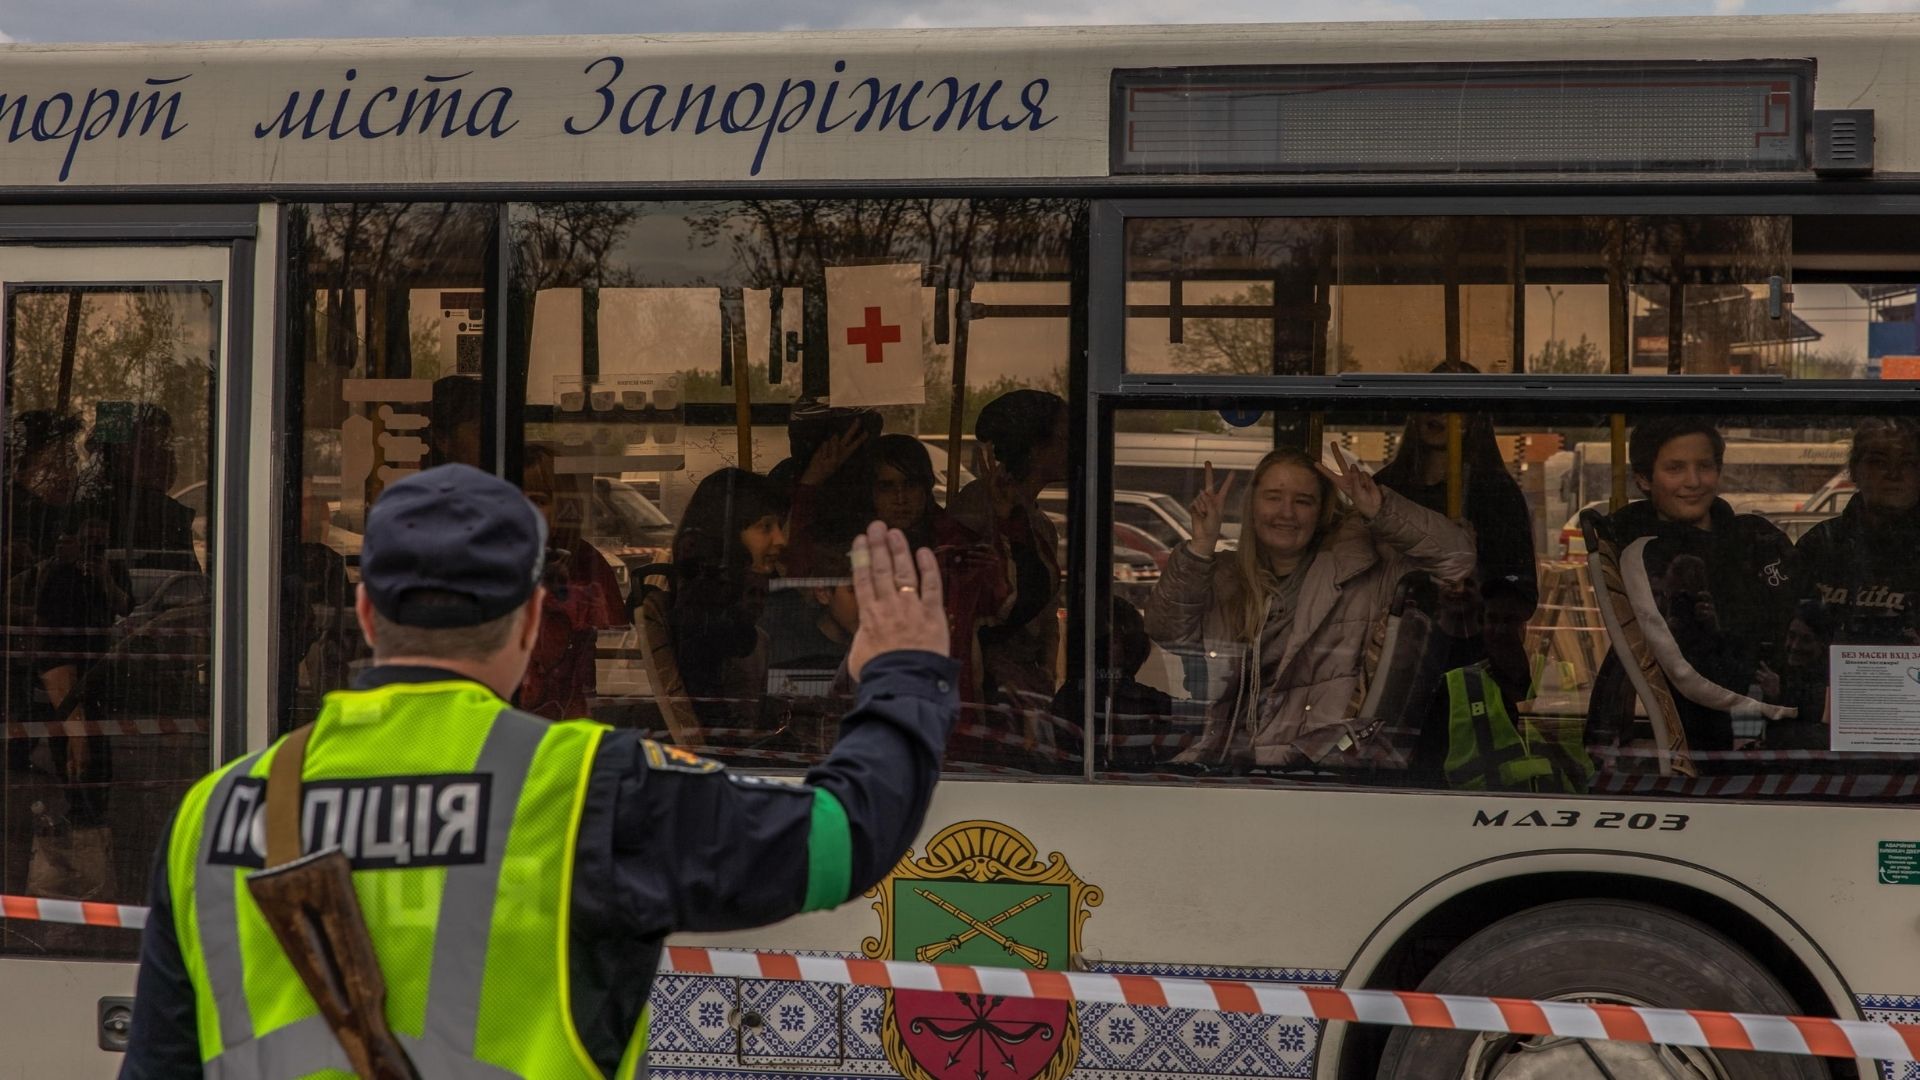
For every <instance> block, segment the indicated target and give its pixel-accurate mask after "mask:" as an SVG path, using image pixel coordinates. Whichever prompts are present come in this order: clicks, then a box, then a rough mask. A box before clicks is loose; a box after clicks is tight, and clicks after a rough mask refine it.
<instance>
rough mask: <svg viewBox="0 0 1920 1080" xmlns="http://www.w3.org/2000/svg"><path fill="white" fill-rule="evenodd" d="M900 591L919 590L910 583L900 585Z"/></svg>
mask: <svg viewBox="0 0 1920 1080" xmlns="http://www.w3.org/2000/svg"><path fill="white" fill-rule="evenodd" d="M900 591H901V592H919V591H920V590H919V589H917V588H915V587H914V586H912V585H902V586H900Z"/></svg>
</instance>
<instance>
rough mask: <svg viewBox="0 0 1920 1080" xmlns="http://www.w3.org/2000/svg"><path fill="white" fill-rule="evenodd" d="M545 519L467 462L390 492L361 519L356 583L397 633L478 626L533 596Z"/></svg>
mask: <svg viewBox="0 0 1920 1080" xmlns="http://www.w3.org/2000/svg"><path fill="white" fill-rule="evenodd" d="M546 550H547V522H546V519H545V518H543V517H541V516H540V511H539V510H536V509H535V508H534V505H533V504H532V503H530V502H528V501H527V497H526V496H525V495H523V494H521V492H520V489H519V488H517V487H514V486H513V485H512V484H509V483H507V482H506V481H505V480H502V479H500V478H499V477H497V476H490V475H488V474H486V473H483V472H481V471H480V470H479V469H476V468H473V467H472V466H469V465H440V466H436V467H434V468H431V469H427V470H424V471H422V472H418V473H415V474H413V475H412V476H409V477H406V478H404V479H402V480H399V481H397V482H395V483H394V484H392V485H390V486H389V487H388V488H387V489H386V490H385V491H384V492H382V493H381V494H380V498H379V499H377V500H375V502H374V504H373V510H372V511H371V512H370V513H368V515H367V534H366V536H365V537H364V538H363V540H362V542H361V546H360V583H361V584H362V585H364V586H365V587H366V590H367V597H368V598H369V599H370V600H372V601H373V608H374V610H375V611H378V612H379V613H380V614H382V615H384V616H386V617H387V618H388V619H389V620H391V621H393V622H396V623H399V624H400V625H402V626H420V627H428V628H434V629H444V628H451V627H457V626H478V625H479V624H481V623H483V622H490V621H492V620H494V619H498V618H500V617H501V616H503V615H506V614H508V613H510V612H512V611H513V610H514V609H515V608H517V607H519V606H521V605H522V604H525V603H526V602H527V600H528V599H530V598H531V597H532V596H533V590H534V588H535V587H536V586H537V585H539V584H540V571H541V568H542V566H543V565H544V563H545V559H546Z"/></svg>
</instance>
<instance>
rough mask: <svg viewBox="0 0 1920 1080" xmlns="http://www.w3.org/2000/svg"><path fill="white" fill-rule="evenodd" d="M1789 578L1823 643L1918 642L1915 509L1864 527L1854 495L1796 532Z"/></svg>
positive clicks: (1919, 556)
mask: <svg viewBox="0 0 1920 1080" xmlns="http://www.w3.org/2000/svg"><path fill="white" fill-rule="evenodd" d="M1793 578H1794V585H1795V587H1796V591H1797V593H1798V595H1799V597H1800V598H1801V599H1803V600H1812V601H1814V602H1815V603H1817V604H1818V605H1819V607H1818V611H1819V615H1820V623H1821V625H1819V626H1816V627H1812V629H1813V630H1814V631H1815V632H1816V633H1819V634H1820V635H1821V636H1822V637H1823V638H1824V639H1825V640H1826V642H1827V643H1828V644H1830V645H1831V644H1834V643H1840V644H1853V645H1912V644H1916V643H1920V512H1914V511H1909V512H1907V513H1905V514H1901V515H1898V516H1896V517H1894V518H1893V519H1891V520H1886V521H1879V522H1875V523H1873V524H1871V525H1870V524H1868V522H1867V515H1866V513H1865V508H1864V507H1862V506H1861V504H1860V499H1859V497H1858V496H1856V497H1855V498H1854V499H1853V501H1852V502H1849V503H1848V504H1847V508H1846V509H1845V510H1843V511H1841V513H1840V516H1839V517H1836V518H1829V519H1827V520H1826V521H1823V522H1821V523H1820V524H1818V525H1815V526H1814V527H1813V528H1811V529H1809V530H1807V534H1806V535H1805V536H1802V537H1801V538H1800V543H1799V545H1798V546H1797V547H1796V548H1795V549H1794V568H1793Z"/></svg>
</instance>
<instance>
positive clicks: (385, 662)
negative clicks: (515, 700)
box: [374, 656, 519, 698]
mask: <svg viewBox="0 0 1920 1080" xmlns="http://www.w3.org/2000/svg"><path fill="white" fill-rule="evenodd" d="M374 662H375V663H377V664H379V665H380V666H381V667H431V668H439V669H440V670H442V671H447V672H451V673H453V674H455V675H458V676H460V677H461V678H463V679H472V680H473V681H474V682H477V683H479V684H480V685H482V686H484V687H486V688H487V689H489V690H491V691H493V692H494V693H496V694H498V695H500V696H501V697H503V698H510V697H512V696H513V692H514V691H515V690H517V689H519V682H518V680H515V682H514V684H513V685H511V686H502V685H500V684H501V683H502V682H504V681H505V678H504V674H503V673H502V672H500V671H499V670H498V669H497V668H496V667H495V666H494V665H492V664H489V663H486V662H485V661H480V660H455V659H451V658H449V657H445V656H377V657H375V658H374Z"/></svg>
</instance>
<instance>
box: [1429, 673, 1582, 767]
mask: <svg viewBox="0 0 1920 1080" xmlns="http://www.w3.org/2000/svg"><path fill="white" fill-rule="evenodd" d="M1446 681H1447V760H1446V770H1447V784H1448V786H1450V787H1455V788H1460V789H1463V790H1468V791H1563V792H1584V791H1586V790H1587V784H1588V782H1589V781H1591V780H1592V779H1593V759H1592V758H1589V757H1588V756H1587V751H1586V747H1584V746H1583V745H1581V743H1582V736H1583V735H1584V725H1583V724H1581V723H1579V722H1575V723H1572V724H1562V725H1559V726H1558V727H1556V728H1554V729H1553V733H1552V734H1543V733H1542V731H1541V730H1540V726H1539V725H1536V724H1535V723H1534V721H1532V720H1530V719H1525V718H1523V719H1522V720H1521V721H1520V722H1519V723H1518V724H1515V723H1514V721H1513V718H1512V717H1511V716H1509V715H1508V714H1507V705H1506V699H1505V698H1503V697H1502V696H1501V693H1500V687H1499V684H1497V683H1495V682H1494V679H1493V676H1492V675H1491V674H1489V673H1488V671H1487V669H1486V667H1485V666H1484V665H1479V664H1476V665H1474V666H1472V667H1464V668H1454V669H1453V670H1452V671H1449V672H1447V674H1446Z"/></svg>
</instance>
